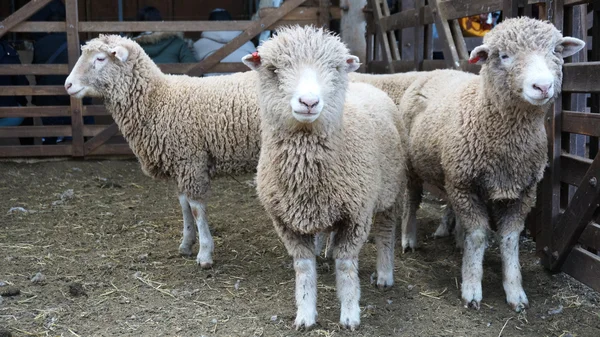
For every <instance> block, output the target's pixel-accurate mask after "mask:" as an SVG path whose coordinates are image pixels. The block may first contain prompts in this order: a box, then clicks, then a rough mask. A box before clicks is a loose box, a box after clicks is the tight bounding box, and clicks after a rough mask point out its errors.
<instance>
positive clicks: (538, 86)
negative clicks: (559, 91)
mask: <svg viewBox="0 0 600 337" xmlns="http://www.w3.org/2000/svg"><path fill="white" fill-rule="evenodd" d="M551 88H552V83H549V84H541V83H534V84H533V89H535V90H537V91H539V92H541V93H542V94H543V95H544V96H548V91H549V90H550V89H551Z"/></svg>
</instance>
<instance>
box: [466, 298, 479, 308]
mask: <svg viewBox="0 0 600 337" xmlns="http://www.w3.org/2000/svg"><path fill="white" fill-rule="evenodd" d="M465 308H472V309H475V310H479V309H480V308H481V302H479V301H476V300H472V301H465Z"/></svg>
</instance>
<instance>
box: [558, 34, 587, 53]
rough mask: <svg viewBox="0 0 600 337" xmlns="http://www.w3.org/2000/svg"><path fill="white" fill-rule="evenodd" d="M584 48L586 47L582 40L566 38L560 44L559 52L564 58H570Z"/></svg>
mask: <svg viewBox="0 0 600 337" xmlns="http://www.w3.org/2000/svg"><path fill="white" fill-rule="evenodd" d="M583 47H585V42H583V41H582V40H580V39H576V38H574V37H570V36H565V37H563V38H562V39H561V40H560V42H559V43H558V46H557V51H559V52H560V53H561V55H562V57H569V56H571V55H573V54H576V53H577V52H578V51H580V50H581V49H583Z"/></svg>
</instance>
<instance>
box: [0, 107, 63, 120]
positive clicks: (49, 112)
mask: <svg viewBox="0 0 600 337" xmlns="http://www.w3.org/2000/svg"><path fill="white" fill-rule="evenodd" d="M57 116H69V107H68V106H24V107H0V118H5V117H57Z"/></svg>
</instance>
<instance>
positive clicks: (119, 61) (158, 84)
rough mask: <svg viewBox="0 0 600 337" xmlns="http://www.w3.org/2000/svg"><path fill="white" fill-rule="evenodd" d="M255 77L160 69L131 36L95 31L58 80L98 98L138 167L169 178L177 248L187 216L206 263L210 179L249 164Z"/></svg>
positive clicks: (189, 239) (189, 237) (190, 239)
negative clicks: (178, 226) (177, 207)
mask: <svg viewBox="0 0 600 337" xmlns="http://www.w3.org/2000/svg"><path fill="white" fill-rule="evenodd" d="M256 78H257V76H256V75H255V74H253V73H252V72H245V73H237V74H232V75H227V76H218V77H207V78H197V77H196V78H194V77H189V76H185V75H165V74H163V73H162V72H161V71H160V69H159V68H158V67H157V66H156V65H155V64H154V62H152V60H151V59H150V58H149V57H148V55H146V53H144V51H143V49H142V48H141V47H140V46H139V45H138V44H137V43H136V42H134V41H132V40H130V39H127V38H124V37H120V36H118V35H101V36H100V37H99V38H96V39H93V40H91V41H89V42H88V43H87V44H86V45H85V46H83V47H82V55H81V57H80V58H79V60H78V61H77V64H76V65H75V67H74V68H73V70H72V71H71V74H70V75H69V76H68V77H67V79H66V82H65V88H66V90H67V92H68V93H69V94H70V95H71V96H74V97H77V98H82V97H84V96H89V97H102V98H104V105H105V107H106V109H107V110H108V111H109V112H110V113H111V115H112V117H113V118H114V120H115V122H116V123H117V125H118V126H119V129H120V130H121V132H122V134H123V136H124V137H125V139H126V140H127V142H128V143H129V146H130V148H131V149H132V151H133V152H134V153H135V155H136V156H137V158H138V159H139V161H140V164H141V167H142V170H143V171H144V173H145V174H147V175H148V176H150V177H153V178H172V179H175V181H176V182H177V185H178V189H179V201H180V204H181V208H182V211H183V222H184V223H183V239H182V242H181V245H180V246H179V251H180V252H181V253H182V254H185V255H191V253H192V250H191V248H192V246H193V244H194V242H195V233H196V229H195V226H194V219H195V222H196V225H197V232H198V237H199V252H198V256H197V262H198V264H199V265H200V266H201V267H202V268H210V267H211V266H212V263H213V259H212V252H213V248H214V244H213V240H212V237H211V234H210V230H209V227H208V223H207V221H206V202H207V200H208V197H209V192H210V180H211V178H212V177H213V176H214V175H215V174H217V173H238V172H248V171H253V170H254V169H255V168H256V164H257V162H258V153H259V151H260V150H259V145H260V131H259V127H260V125H259V123H258V106H257V97H256V89H255V85H256Z"/></svg>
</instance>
